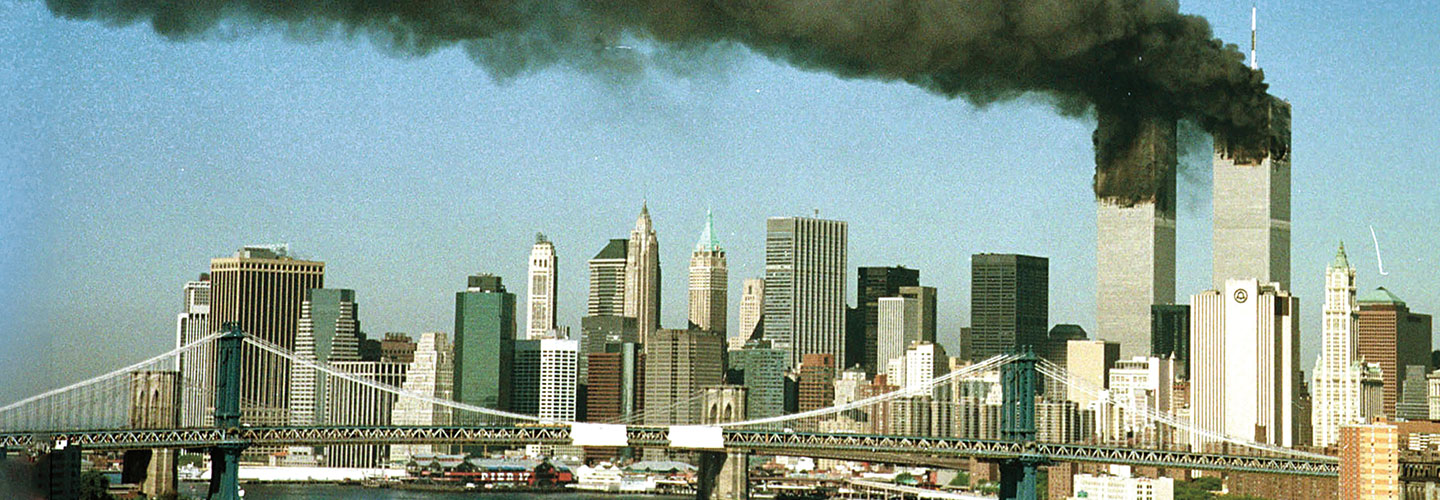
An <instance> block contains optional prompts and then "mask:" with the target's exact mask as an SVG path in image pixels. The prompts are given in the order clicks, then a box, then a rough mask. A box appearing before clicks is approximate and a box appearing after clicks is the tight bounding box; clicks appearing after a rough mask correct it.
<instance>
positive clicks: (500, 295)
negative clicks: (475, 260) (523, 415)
mask: <svg viewBox="0 0 1440 500" xmlns="http://www.w3.org/2000/svg"><path fill="white" fill-rule="evenodd" d="M466 281H467V285H468V286H467V287H466V289H465V291H463V292H456V293H455V363H454V365H455V379H454V380H455V381H454V384H453V385H452V388H453V389H454V391H455V400H456V401H459V402H461V403H465V404H470V405H475V406H483V407H485V408H491V409H495V410H502V411H509V410H510V374H511V373H512V369H513V367H514V365H513V363H514V360H515V294H512V293H509V292H506V291H505V285H504V283H502V282H501V279H500V277H499V276H494V275H489V274H478V275H474V276H470V277H469V278H468V279H467V280H466ZM457 417H460V418H457V419H456V420H457V421H456V423H460V424H470V423H474V422H472V421H471V420H472V419H476V418H479V415H471V414H462V415H457Z"/></svg>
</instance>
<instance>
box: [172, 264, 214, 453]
mask: <svg viewBox="0 0 1440 500" xmlns="http://www.w3.org/2000/svg"><path fill="white" fill-rule="evenodd" d="M183 295H184V305H183V307H182V308H181V313H180V314H179V315H178V316H176V318H175V347H183V346H186V345H190V344H191V343H194V342H196V341H198V340H200V339H202V338H205V336H206V335H209V334H210V275H208V274H201V275H200V279H198V280H195V281H191V282H188V283H185V287H184V289H183ZM177 362H178V364H179V366H177V367H176V370H179V371H180V395H181V396H180V425H181V426H182V427H208V426H210V425H213V423H214V419H215V410H214V408H215V392H214V389H213V388H214V387H215V345H214V344H213V343H206V344H204V345H199V346H196V347H195V348H194V349H191V350H188V351H185V352H182V353H180V356H179V357H178V359H177Z"/></svg>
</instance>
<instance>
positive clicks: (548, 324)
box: [525, 233, 558, 339]
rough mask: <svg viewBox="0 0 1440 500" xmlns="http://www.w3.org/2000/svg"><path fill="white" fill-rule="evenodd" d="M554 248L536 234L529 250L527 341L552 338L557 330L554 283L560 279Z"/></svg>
mask: <svg viewBox="0 0 1440 500" xmlns="http://www.w3.org/2000/svg"><path fill="white" fill-rule="evenodd" d="M557 264H558V261H557V260H556V257H555V244H554V243H551V242H550V240H549V239H546V238H545V235H544V234H540V233H535V245H534V246H532V247H530V273H529V277H530V280H529V282H528V283H527V286H529V287H530V288H529V293H528V294H526V296H525V318H526V320H525V325H526V326H525V338H527V339H538V338H544V337H549V336H552V335H553V332H554V331H555V330H556V329H558V328H557V325H558V324H557V323H556V322H555V282H556V280H557V279H558V278H557V277H556V272H557V270H558V268H557V267H556V266H557Z"/></svg>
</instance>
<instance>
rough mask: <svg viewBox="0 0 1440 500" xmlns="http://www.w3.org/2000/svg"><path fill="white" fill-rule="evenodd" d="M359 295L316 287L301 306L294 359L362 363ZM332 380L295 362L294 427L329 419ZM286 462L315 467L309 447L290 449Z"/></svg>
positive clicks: (310, 291) (319, 423)
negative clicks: (357, 297)
mask: <svg viewBox="0 0 1440 500" xmlns="http://www.w3.org/2000/svg"><path fill="white" fill-rule="evenodd" d="M357 309H358V306H357V305H356V304H355V291H354V290H348V289H341V288H312V289H310V290H307V291H306V292H305V302H304V303H303V304H301V305H300V327H299V331H298V333H297V334H296V335H295V355H296V357H299V358H301V359H304V360H307V361H310V362H312V363H320V364H322V365H324V364H331V363H336V362H340V361H359V360H360V320H359V319H358V318H357V313H358V311H357ZM331 380H332V378H331V377H330V376H328V375H326V374H325V373H323V372H320V371H317V370H316V369H314V368H312V367H309V366H305V365H301V364H296V365H294V366H293V367H292V368H291V375H290V425H292V426H296V427H308V426H316V425H323V424H325V423H327V422H329V421H330V418H329V415H327V414H326V413H325V412H327V411H329V409H330V408H331V406H330V404H329V396H330V393H329V382H330V381H331ZM285 459H286V462H287V463H297V464H309V465H314V464H315V461H314V459H315V455H314V453H313V450H312V449H311V447H309V446H292V447H290V454H289V455H287V456H286V457H285Z"/></svg>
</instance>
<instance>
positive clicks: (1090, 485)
mask: <svg viewBox="0 0 1440 500" xmlns="http://www.w3.org/2000/svg"><path fill="white" fill-rule="evenodd" d="M1073 481H1074V482H1073V484H1072V488H1073V489H1072V491H1073V494H1072V495H1071V496H1070V499H1071V500H1172V499H1174V498H1175V480H1174V479H1170V478H1168V477H1162V478H1158V479H1151V478H1148V477H1134V476H1132V475H1130V467H1128V466H1124V465H1111V466H1110V473H1109V474H1102V475H1095V474H1076V475H1075V477H1074V479H1073Z"/></svg>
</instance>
